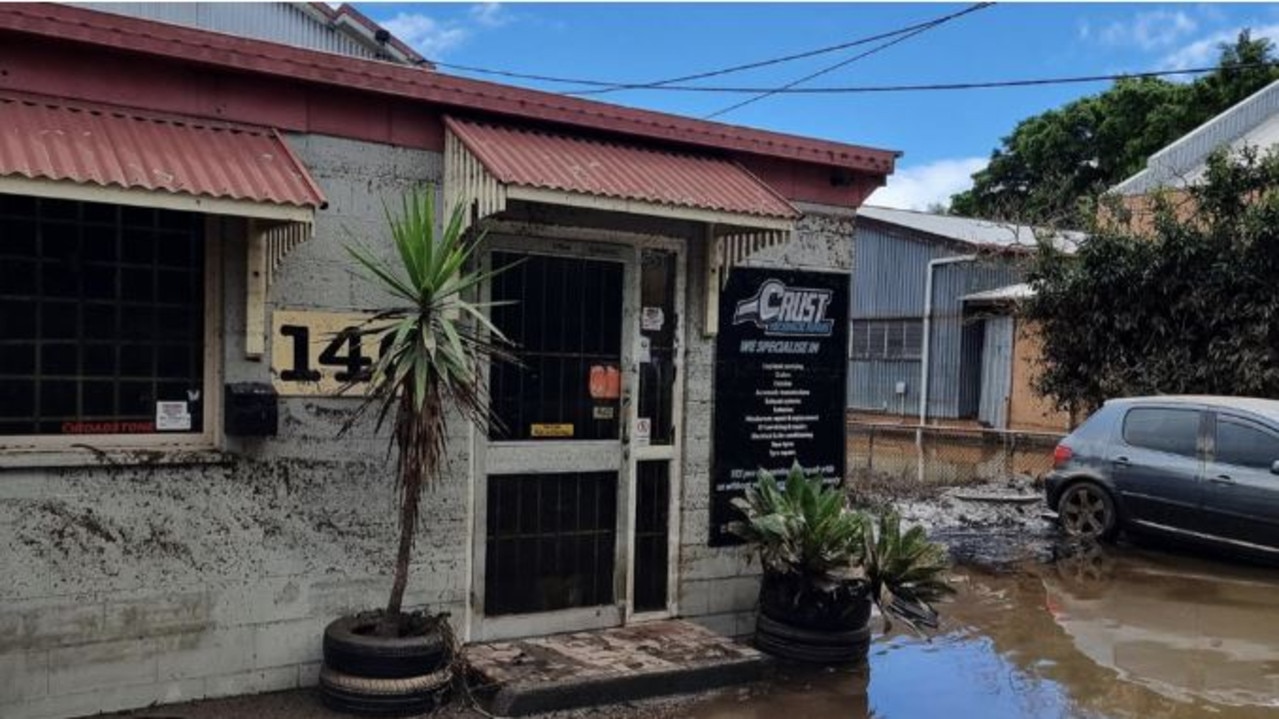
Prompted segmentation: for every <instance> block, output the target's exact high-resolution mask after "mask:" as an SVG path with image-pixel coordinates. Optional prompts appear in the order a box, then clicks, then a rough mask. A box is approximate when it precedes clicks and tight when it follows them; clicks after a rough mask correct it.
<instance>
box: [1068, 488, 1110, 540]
mask: <svg viewBox="0 0 1279 719" xmlns="http://www.w3.org/2000/svg"><path fill="white" fill-rule="evenodd" d="M1057 518H1058V521H1059V522H1060V524H1061V528H1062V530H1063V531H1064V532H1065V533H1066V534H1067V535H1068V536H1070V537H1072V538H1080V539H1099V540H1102V541H1110V540H1111V539H1114V537H1115V534H1116V532H1118V531H1119V513H1118V511H1117V510H1116V508H1115V500H1114V499H1113V498H1112V497H1111V496H1110V492H1107V491H1106V490H1105V489H1104V488H1102V486H1101V485H1099V484H1097V483H1095V482H1087V481H1083V482H1076V483H1074V484H1072V485H1070V486H1068V487H1066V490H1065V491H1063V492H1062V493H1061V498H1060V499H1058V500H1057Z"/></svg>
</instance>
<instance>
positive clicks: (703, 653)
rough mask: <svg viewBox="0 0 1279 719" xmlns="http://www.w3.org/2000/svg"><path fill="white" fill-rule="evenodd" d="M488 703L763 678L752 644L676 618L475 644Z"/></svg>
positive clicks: (603, 698)
mask: <svg viewBox="0 0 1279 719" xmlns="http://www.w3.org/2000/svg"><path fill="white" fill-rule="evenodd" d="M466 655H467V659H468V660H469V661H470V663H471V666H472V667H473V668H474V669H475V670H476V672H477V673H478V674H479V675H480V677H481V678H482V682H483V683H484V684H485V685H487V686H488V687H490V688H491V689H490V692H489V696H491V699H490V702H489V703H490V706H489V708H488V709H489V711H490V712H492V713H493V714H496V715H498V716H508V717H517V716H528V715H530V714H540V713H542V712H549V711H557V710H561V709H575V708H579V707H586V706H597V705H603V704H617V703H620V702H627V701H635V700H638V699H650V698H653V697H660V696H670V695H675V694H687V693H690V692H699V691H705V690H708V689H715V688H718V687H724V686H730V685H734V684H743V683H747V682H752V681H757V680H759V679H762V678H764V676H765V675H766V674H767V672H768V670H769V669H770V668H771V667H772V660H771V659H770V658H769V657H768V656H766V655H764V654H762V653H761V652H759V651H758V650H756V649H754V648H752V647H750V646H747V645H746V644H742V643H740V642H737V641H734V640H732V639H730V638H728V637H724V636H721V635H719V634H716V633H714V632H712V631H710V630H708V629H705V628H703V627H700V626H698V625H696V624H692V623H690V622H685V621H681V620H665V621H657V622H647V623H643V624H635V625H631V626H627V627H616V628H612V629H603V630H598V631H590V632H575V633H571V634H557V635H553V636H549V637H537V638H532V639H518V640H512V641H503V642H492V643H488V644H474V645H471V646H469V647H467V648H466Z"/></svg>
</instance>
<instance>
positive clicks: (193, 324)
mask: <svg viewBox="0 0 1279 719" xmlns="http://www.w3.org/2000/svg"><path fill="white" fill-rule="evenodd" d="M204 262H205V256H204V238H203V220H202V216H200V215H196V214H193V213H184V212H171V211H167V210H155V209H144V208H136V207H121V206H117V205H106V204H98V203H87V202H68V201H63V200H51V199H42V198H34V197H25V196H18V195H0V266H3V272H0V443H3V442H4V441H5V439H6V438H15V437H24V438H29V437H31V436H35V435H60V436H67V435H77V436H78V435H102V434H110V435H149V434H155V433H160V432H164V433H178V434H184V433H185V434H199V433H201V432H202V431H203V429H204V416H203V415H204V413H203V403H204V399H205V392H204V390H205V387H204V369H205V367H204V347H205V322H204V310H205V289H204V287H205V283H204Z"/></svg>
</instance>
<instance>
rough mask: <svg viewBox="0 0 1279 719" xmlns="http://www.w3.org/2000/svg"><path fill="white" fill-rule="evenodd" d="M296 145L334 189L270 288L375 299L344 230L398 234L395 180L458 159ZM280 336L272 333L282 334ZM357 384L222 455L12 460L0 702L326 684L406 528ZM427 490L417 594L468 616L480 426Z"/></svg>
mask: <svg viewBox="0 0 1279 719" xmlns="http://www.w3.org/2000/svg"><path fill="white" fill-rule="evenodd" d="M288 142H289V144H290V146H291V147H292V148H293V149H294V151H295V152H297V154H298V155H299V156H300V158H301V159H302V161H303V162H304V163H306V165H307V166H308V167H309V168H310V169H311V171H312V172H313V174H314V176H315V178H316V180H317V181H318V182H319V184H320V185H321V187H322V188H323V190H324V192H325V194H326V195H327V197H328V199H329V203H330V205H329V208H328V209H327V210H325V211H322V212H320V213H319V216H318V218H317V222H316V233H315V237H314V239H312V240H311V241H309V242H306V243H304V244H303V245H301V246H300V247H299V248H297V249H296V250H294V252H293V253H292V254H290V255H289V256H288V257H287V258H286V259H285V261H284V263H283V265H282V267H281V269H280V271H279V273H278V274H277V275H276V278H275V282H274V285H273V287H272V289H271V293H270V297H269V302H270V305H271V306H272V307H287V308H310V307H322V308H324V309H329V310H343V309H360V308H370V307H373V306H376V302H377V300H378V298H377V297H375V296H373V295H372V294H370V293H369V292H368V291H366V290H365V289H364V286H363V285H362V282H361V280H360V279H359V278H358V277H357V276H355V275H354V274H353V273H352V272H351V267H350V262H349V261H348V260H347V258H346V255H345V252H344V250H343V245H344V244H348V243H350V242H352V241H357V240H360V241H366V242H370V243H375V244H380V246H384V247H387V248H388V250H389V243H388V242H387V240H386V236H385V232H386V227H385V218H384V214H383V205H382V203H383V200H384V199H386V200H394V199H396V198H397V197H398V196H399V194H400V193H401V192H402V191H403V190H405V189H406V188H408V187H410V186H411V185H414V184H418V183H421V182H424V181H428V180H438V178H439V177H440V176H441V174H442V173H441V162H442V160H441V158H440V156H439V155H436V154H433V153H427V152H421V151H413V150H404V149H396V148H390V147H385V146H379V145H372V144H368V143H360V142H354V141H348V140H339V139H334V138H326V137H318V136H292V137H289V138H288ZM244 232H245V229H244V226H243V224H242V223H241V222H238V221H231V220H228V221H224V222H223V223H222V226H221V228H220V232H219V235H220V236H219V237H218V238H217V240H216V241H219V242H221V243H222V246H223V251H222V253H221V263H222V264H221V273H222V275H221V283H222V296H223V298H224V300H225V304H224V306H223V308H222V311H223V321H224V325H225V340H224V346H223V348H222V355H223V373H224V375H225V376H224V378H223V379H224V380H225V381H245V380H257V381H269V380H270V377H269V371H268V367H269V366H270V363H269V361H268V360H269V358H264V359H263V360H262V361H261V362H252V361H248V360H246V359H245V358H244V352H243V328H244V322H245V306H244V302H243V299H242V298H243V297H244V291H243V287H244V266H245V238H244ZM268 347H269V343H268ZM354 402H355V400H353V399H307V398H288V399H285V400H283V401H282V402H281V405H280V412H281V414H280V430H279V435H278V436H277V437H274V438H271V439H264V440H249V441H228V442H227V445H228V446H227V450H228V451H227V452H226V453H225V454H224V455H223V456H222V457H221V458H220V459H218V461H211V462H209V461H203V460H204V459H207V458H201V459H202V461H201V462H199V463H195V464H188V465H183V464H176V465H175V464H157V463H155V462H154V461H153V460H154V459H155V456H153V455H146V454H139V455H138V456H137V457H136V458H135V459H136V460H137V462H136V463H135V462H123V463H120V464H115V465H110V466H85V467H68V468H27V469H13V468H5V469H0V548H3V549H2V550H0V577H2V578H3V581H2V582H0V716H3V717H5V718H6V719H21V718H24V717H61V716H74V715H80V714H88V713H94V712H98V711H102V710H111V709H117V708H126V707H138V706H145V705H148V704H152V703H155V702H172V701H180V700H184V699H191V698H197V697H204V696H220V695H229V694H240V693H248V692H257V691H268V690H274V689H284V688H289V687H295V686H298V685H307V684H312V683H314V681H315V676H316V673H317V672H318V662H319V660H320V640H321V633H322V631H323V628H324V625H325V623H327V622H328V621H330V620H331V619H332V618H334V617H336V616H338V615H340V614H342V613H344V612H347V611H351V610H356V609H363V608H371V607H375V606H377V605H379V604H380V603H381V602H383V601H385V595H386V592H387V590H388V589H389V587H390V579H389V568H390V567H391V564H392V554H393V549H394V546H395V538H396V533H395V523H394V520H395V513H394V507H393V504H392V498H393V493H392V491H391V488H392V484H391V480H392V469H391V465H390V463H389V462H388V459H387V454H386V447H387V445H386V443H385V438H384V437H376V436H374V434H373V432H372V430H371V427H370V426H369V425H368V424H367V423H366V424H361V425H358V426H356V427H354V428H353V429H352V430H351V432H350V433H348V435H346V436H344V437H343V438H342V439H341V440H340V441H339V440H338V437H337V435H338V430H339V429H340V427H341V424H342V422H343V421H344V419H345V418H346V416H347V413H348V412H349V410H350V408H351V407H352V406H353V404H354ZM452 432H453V434H454V436H453V437H452V440H451V445H450V446H451V456H450V458H449V461H450V472H449V476H448V477H446V478H445V481H444V482H441V483H440V485H439V488H438V489H436V490H434V491H433V492H432V493H431V495H430V496H429V498H428V499H427V501H426V510H425V514H424V516H423V522H422V531H421V533H420V535H419V537H420V539H419V544H418V551H417V553H416V563H415V566H414V567H413V574H412V575H411V579H410V585H409V593H408V597H407V601H408V602H410V603H413V604H420V603H429V604H431V605H432V606H434V607H436V608H439V609H443V610H449V611H451V612H452V613H453V614H454V615H455V616H458V617H461V616H462V615H463V610H464V606H465V598H466V587H467V584H466V576H467V566H466V562H467V556H468V554H467V553H468V551H469V549H468V548H469V544H468V542H467V540H466V537H467V534H468V528H467V522H466V518H467V502H468V496H469V495H468V492H469V488H468V486H467V483H466V478H467V462H466V456H465V451H466V445H467V437H468V431H467V427H466V426H465V425H464V424H462V423H460V422H454V423H453V429H452Z"/></svg>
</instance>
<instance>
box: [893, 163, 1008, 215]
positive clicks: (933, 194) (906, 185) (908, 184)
mask: <svg viewBox="0 0 1279 719" xmlns="http://www.w3.org/2000/svg"><path fill="white" fill-rule="evenodd" d="M987 162H989V160H988V159H987V158H985V157H963V158H957V159H950V160H938V161H936V162H930V163H928V164H927V165H918V166H916V167H907V168H901V169H898V170H897V172H895V173H893V174H892V175H890V176H889V177H888V185H887V186H885V187H881V188H879V189H878V190H876V191H875V192H874V194H872V195H871V196H870V200H869V202H870V204H874V205H882V206H884V207H895V208H898V209H902V210H926V209H928V207H929V206H930V205H935V204H940V205H945V206H949V205H950V196H951V195H953V194H955V193H956V192H962V191H963V190H966V189H968V188H969V187H970V186H972V184H973V180H972V174H973V173H974V172H977V171H978V170H980V169H982V168H983V167H985V166H986V163H987Z"/></svg>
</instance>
